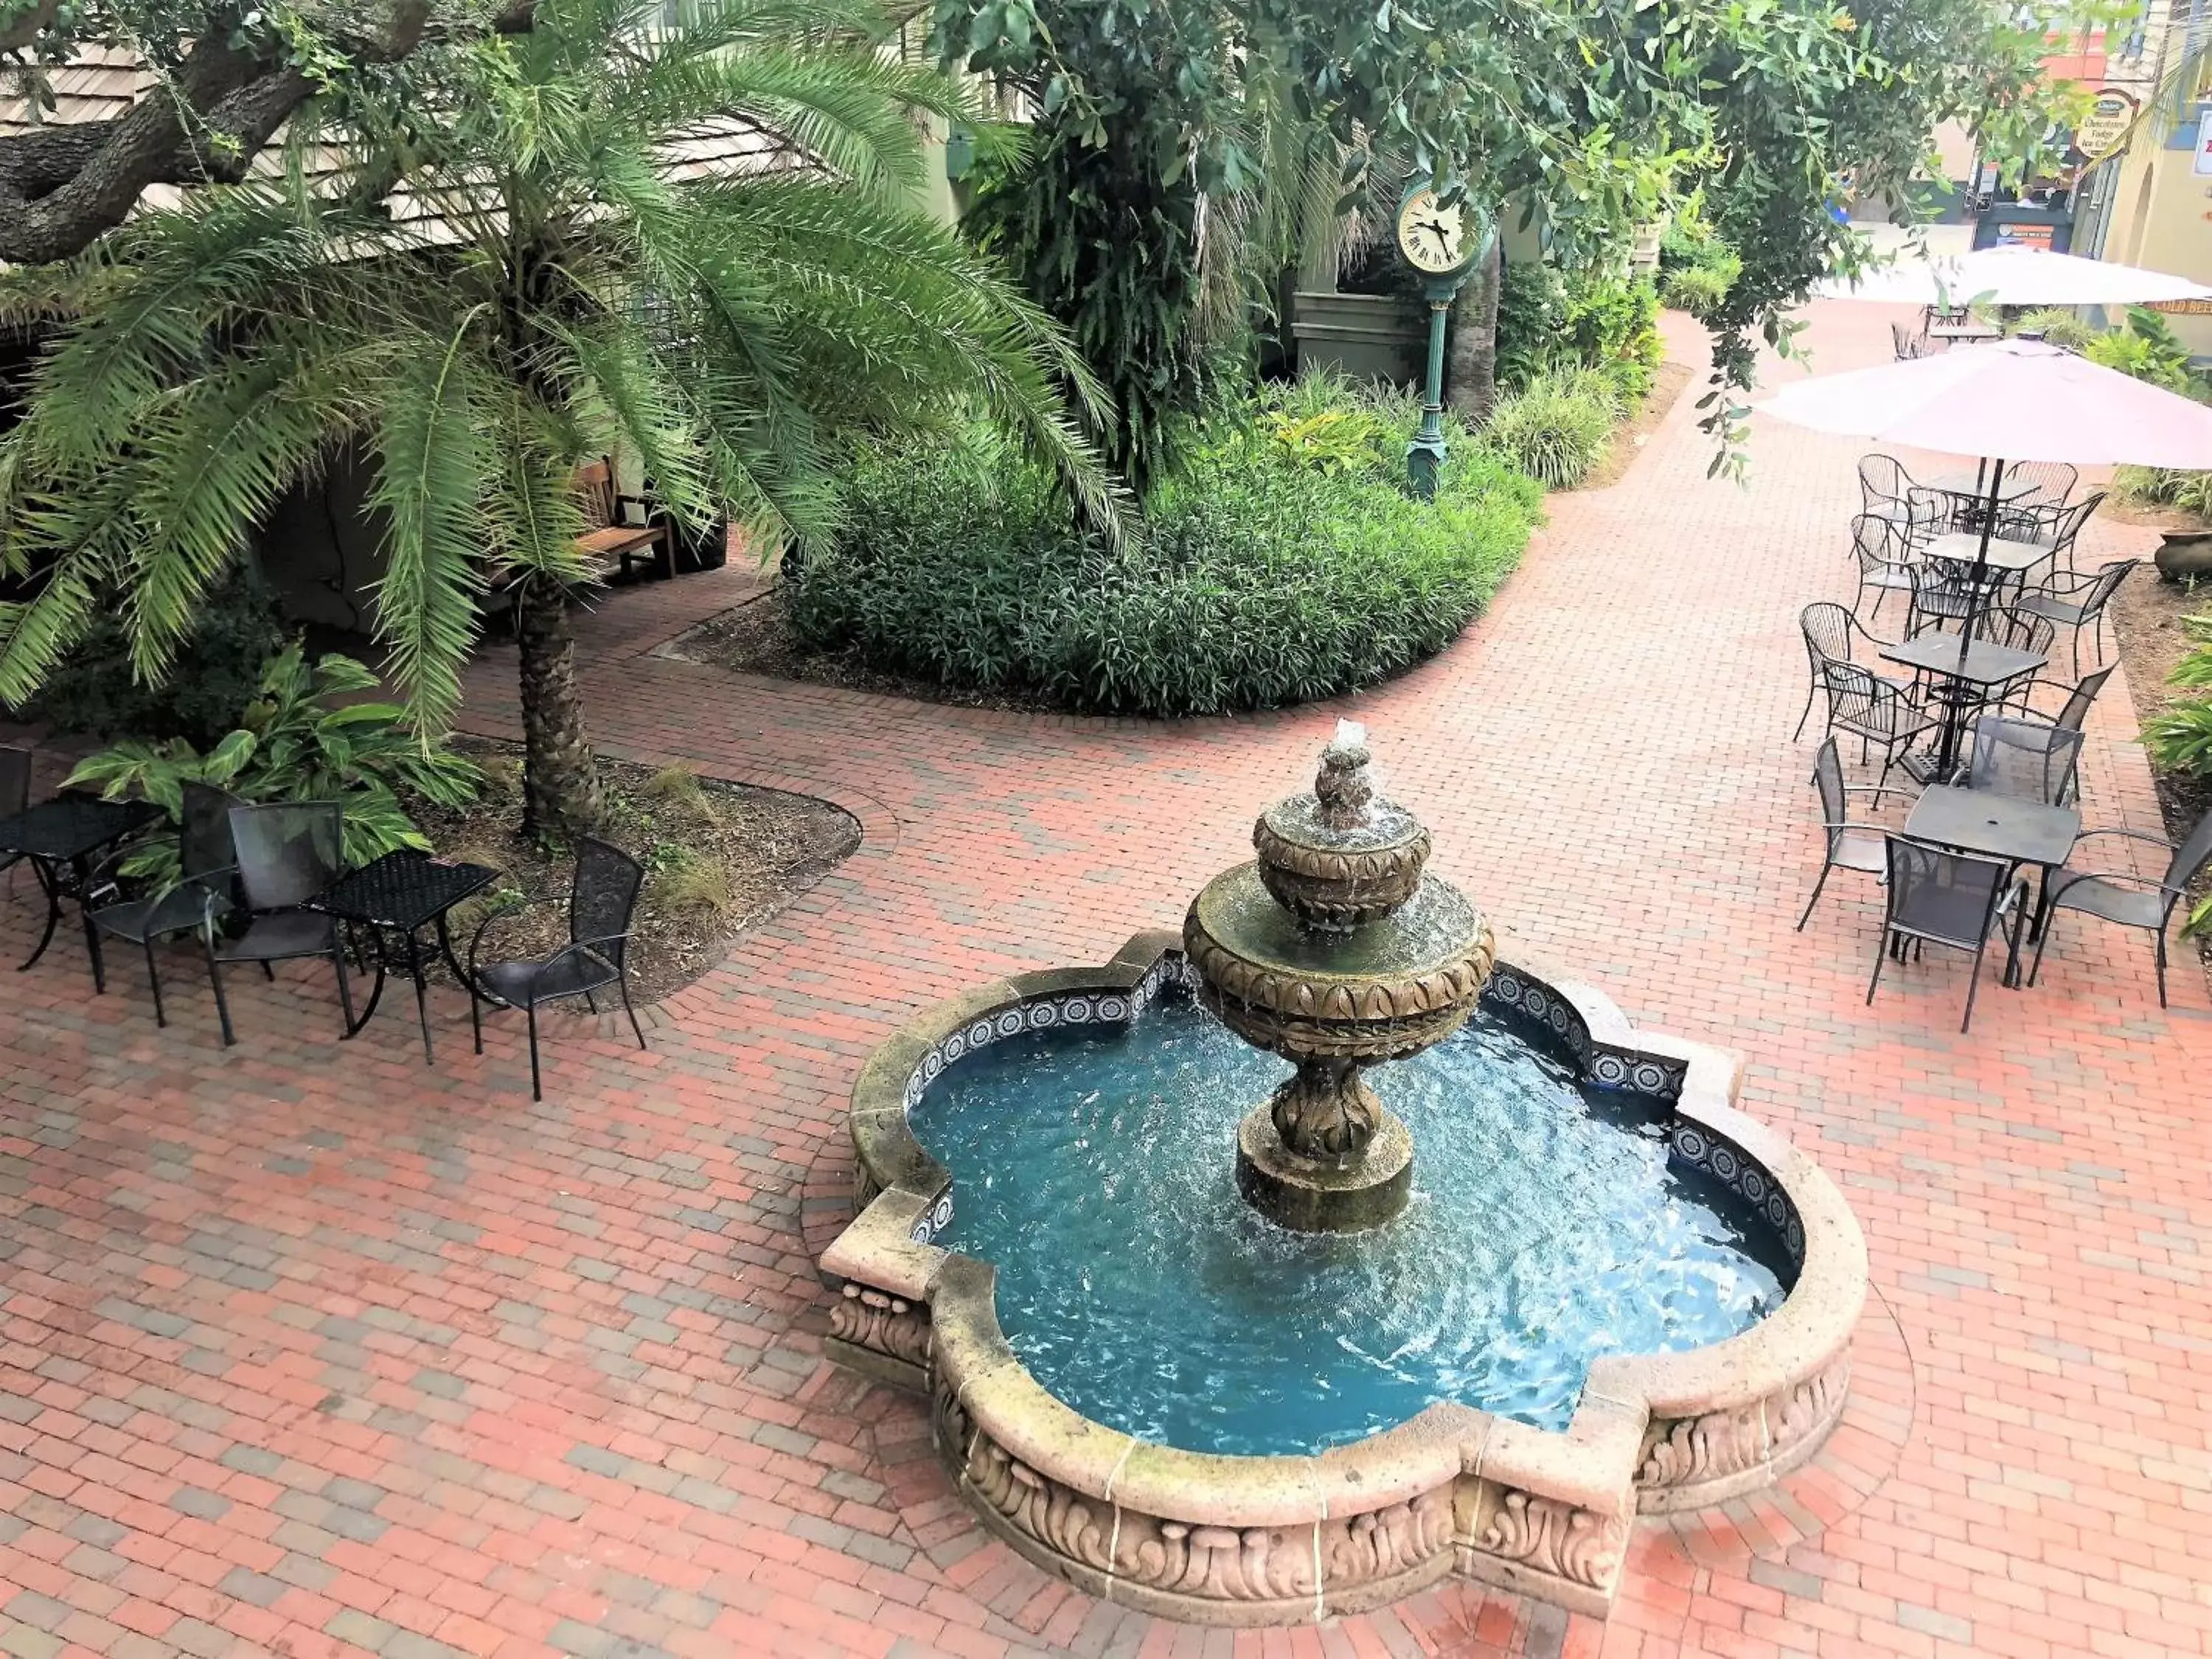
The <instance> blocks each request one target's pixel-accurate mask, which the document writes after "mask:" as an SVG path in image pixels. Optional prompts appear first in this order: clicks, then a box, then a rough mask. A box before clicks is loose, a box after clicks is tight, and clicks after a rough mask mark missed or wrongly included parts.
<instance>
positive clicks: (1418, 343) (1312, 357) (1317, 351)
mask: <svg viewBox="0 0 2212 1659" xmlns="http://www.w3.org/2000/svg"><path fill="white" fill-rule="evenodd" d="M1291 340H1292V341H1293V342H1294V343H1296V345H1297V367H1298V368H1299V370H1300V371H1301V372H1303V371H1304V370H1306V369H1309V368H1330V369H1334V370H1336V371H1337V372H1338V373H1339V374H1346V375H1349V376H1351V377H1352V379H1354V380H1388V381H1389V382H1390V383H1391V384H1393V385H1395V386H1415V385H1418V384H1419V381H1420V378H1421V367H1422V358H1423V354H1424V353H1425V351H1426V350H1427V349H1428V328H1427V319H1426V318H1425V317H1424V316H1423V315H1422V314H1421V311H1420V307H1419V306H1417V305H1415V304H1414V303H1413V301H1410V300H1404V299H1399V298H1395V297H1394V296H1389V295H1373V294H1327V293H1316V292H1312V291H1310V290H1301V291H1299V292H1297V293H1295V294H1293V295H1291Z"/></svg>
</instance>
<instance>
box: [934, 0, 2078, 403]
mask: <svg viewBox="0 0 2212 1659" xmlns="http://www.w3.org/2000/svg"><path fill="white" fill-rule="evenodd" d="M933 26H934V36H933V38H934V40H935V41H936V43H937V46H938V49H939V52H941V53H942V54H943V55H944V56H945V58H946V59H948V60H949V61H953V62H957V63H962V64H966V65H967V66H968V67H969V68H970V69H973V70H976V71H978V72H980V73H984V74H987V75H990V76H994V77H996V78H997V79H999V80H1000V81H1001V82H1008V83H1011V84H1012V85H1014V86H1016V87H1018V88H1020V89H1021V91H1022V92H1023V93H1024V94H1025V95H1026V96H1027V97H1028V98H1029V99H1030V100H1032V101H1033V103H1034V106H1035V107H1036V110H1037V111H1038V112H1039V136H1038V138H1037V141H1036V146H1035V149H1034V151H1033V155H1034V159H1033V160H1032V161H1030V163H1029V167H1030V175H1029V177H1028V179H1027V180H1026V181H1024V180H1020V179H1012V180H1000V181H998V182H996V183H995V184H994V185H992V186H991V187H989V188H988V189H987V191H986V193H985V195H984V197H983V198H982V200H981V203H980V204H979V212H981V213H982V214H983V215H984V216H985V228H986V230H987V233H988V234H990V235H991V236H992V237H993V239H994V241H995V242H996V243H997V244H998V245H999V246H1001V247H1002V248H1004V249H1005V250H1006V252H1008V253H1009V255H1010V257H1011V258H1012V259H1013V261H1014V263H1015V264H1016V266H1017V268H1018V270H1022V271H1023V273H1024V276H1025V277H1026V278H1027V279H1028V280H1029V281H1030V286H1031V288H1032V290H1033V291H1035V292H1036V293H1037V294H1038V295H1039V297H1040V298H1041V299H1042V300H1043V301H1045V302H1046V303H1047V305H1048V307H1050V308H1052V309H1054V311H1055V312H1056V313H1058V314H1060V316H1061V317H1062V319H1063V320H1065V321H1066V322H1068V323H1069V325H1071V327H1073V329H1074V331H1075V332H1076V334H1077V337H1078V338H1079V340H1080V341H1082V342H1083V343H1085V347H1086V349H1090V350H1091V351H1092V353H1093V362H1094V363H1095V364H1098V365H1099V366H1100V367H1102V368H1104V367H1105V363H1104V362H1103V360H1102V358H1101V357H1100V356H1098V355H1097V354H1098V352H1099V351H1100V350H1102V349H1103V350H1111V351H1115V352H1119V353H1121V355H1122V356H1123V357H1124V358H1125V359H1126V358H1127V356H1128V354H1129V352H1130V350H1131V349H1132V347H1135V348H1137V349H1139V352H1140V354H1141V355H1140V356H1139V359H1138V360H1137V361H1134V362H1129V361H1123V362H1120V363H1119V364H1117V365H1116V366H1115V368H1114V369H1113V371H1112V372H1113V374H1114V377H1115V386H1116V388H1117V390H1119V391H1121V392H1122V394H1123V397H1124V400H1125V403H1130V404H1135V403H1139V402H1146V401H1149V402H1150V403H1151V404H1152V405H1153V408H1152V411H1151V412H1150V413H1149V414H1147V415H1146V416H1144V418H1147V419H1152V420H1155V421H1156V420H1157V419H1158V418H1159V417H1160V413H1161V411H1162V410H1164V409H1166V408H1169V407H1171V406H1172V404H1173V401H1174V399H1175V398H1176V397H1177V396H1178V395H1182V394H1184V393H1186V392H1188V389H1189V388H1190V387H1191V386H1192V385H1193V376H1192V374H1191V373H1190V370H1189V362H1190V359H1191V357H1192V356H1193V349H1192V344H1191V341H1190V338H1189V337H1188V329H1187V327H1186V325H1187V323H1188V319H1189V317H1190V314H1191V311H1192V308H1193V307H1194V306H1195V304H1196V296H1195V295H1194V294H1192V293H1191V292H1189V291H1188V290H1189V284H1188V282H1187V281H1186V280H1185V279H1184V277H1183V276H1182V275H1180V274H1179V273H1177V272H1176V270H1174V269H1173V265H1174V263H1175V261H1176V259H1177V258H1183V257H1187V255H1188V252H1190V251H1191V250H1195V249H1199V248H1200V247H1201V246H1202V244H1203V241H1204V240H1205V227H1206V210H1207V207H1208V205H1209V204H1212V203H1218V202H1219V201H1221V200H1222V199H1224V198H1225V197H1232V196H1234V195H1235V194H1237V193H1238V192H1240V191H1247V190H1249V189H1251V188H1253V187H1254V186H1255V184H1257V183H1259V182H1260V181H1261V180H1262V179H1264V178H1265V176H1266V175H1267V173H1268V170H1269V167H1270V165H1271V162H1272V161H1273V160H1274V159H1275V157H1274V156H1273V155H1272V154H1271V149H1272V144H1273V134H1275V133H1276V132H1278V131H1279V130H1280V128H1281V127H1282V125H1284V124H1285V122H1286V121H1287V122H1291V123H1295V124H1298V125H1302V126H1303V127H1304V128H1305V129H1306V130H1307V131H1313V132H1318V133H1319V134H1321V135H1323V136H1324V137H1326V138H1327V139H1328V140H1329V141H1330V142H1331V143H1333V145H1334V153H1335V154H1336V155H1339V156H1340V157H1341V158H1342V161H1343V173H1342V182H1343V184H1344V185H1345V188H1346V194H1347V199H1349V197H1350V194H1351V192H1352V190H1353V188H1354V187H1355V186H1356V185H1358V182H1359V180H1360V177H1361V174H1362V173H1363V172H1364V170H1365V169H1366V168H1368V167H1370V164H1372V163H1373V161H1375V159H1376V157H1377V156H1380V155H1389V156H1392V157H1395V158H1396V159H1397V160H1398V161H1399V162H1400V164H1401V166H1403V167H1408V168H1410V170H1411V171H1412V172H1413V173H1425V174H1428V175H1430V176H1431V177H1433V178H1434V179H1437V180H1438V181H1440V182H1443V183H1444V184H1445V185H1449V186H1450V187H1452V188H1454V189H1458V190H1464V191H1468V192H1469V193H1470V194H1472V195H1474V197H1477V198H1478V199H1480V200H1482V201H1484V202H1486V203H1492V204H1508V203H1517V204H1522V205H1523V206H1524V207H1527V208H1528V209H1531V210H1534V211H1536V212H1539V213H1541V215H1542V216H1543V218H1544V220H1545V222H1546V224H1547V228H1548V229H1549V231H1550V232H1551V234H1553V236H1554V237H1555V238H1556V239H1558V240H1559V241H1561V242H1562V243H1563V244H1564V245H1565V246H1567V247H1569V248H1570V249H1571V248H1572V247H1573V246H1575V245H1576V244H1577V241H1584V242H1587V241H1589V240H1593V239H1594V238H1595V236H1596V235H1598V234H1600V233H1601V232H1604V231H1608V230H1617V229H1619V228H1622V227H1624V226H1625V225H1626V224H1627V223H1628V222H1632V221H1634V220H1636V219H1638V218H1640V217H1645V216H1650V213H1651V212H1652V211H1653V210H1656V207H1657V206H1658V204H1659V202H1660V199H1661V197H1662V192H1663V191H1664V189H1665V187H1666V185H1667V183H1668V179H1670V178H1675V177H1682V176H1696V177H1699V178H1704V179H1709V180H1710V181H1711V196H1712V197H1713V198H1714V199H1715V200H1716V201H1717V203H1718V204H1720V213H1721V216H1722V217H1723V225H1724V228H1727V229H1728V230H1729V234H1731V236H1732V237H1734V238H1735V240H1737V241H1738V242H1739V245H1740V246H1744V247H1745V249H1746V253H1747V258H1746V262H1745V269H1744V272H1743V275H1742V276H1741V278H1740V279H1739V281H1738V282H1737V283H1736V284H1735V289H1734V291H1733V293H1732V295H1731V296H1730V303H1729V306H1728V307H1727V308H1726V309H1725V310H1724V311H1723V313H1720V314H1719V316H1718V317H1717V322H1718V324H1719V325H1720V330H1721V335H1722V337H1721V339H1720V342H1719V343H1718V346H1717V353H1716V364H1717V369H1718V371H1719V373H1720V374H1721V375H1722V376H1723V379H1724V381H1725V383H1726V384H1728V385H1730V386H1747V385H1748V384H1749V381H1750V374H1751V365H1752V362H1753V348H1752V344H1751V341H1752V338H1753V336H1755V335H1758V334H1760V333H1764V334H1765V336H1766V337H1767V338H1769V339H1770V340H1776V341H1780V342H1782V343H1785V344H1786V343H1787V333H1786V331H1785V328H1784V313H1785V312H1786V311H1787V310H1788V309H1789V307H1791V306H1792V305H1794V304H1795V303H1796V301H1799V300H1800V299H1802V297H1803V295H1804V293H1805V291H1806V289H1807V288H1808V285H1809V284H1810V283H1812V281H1813V280H1814V278H1816V277H1817V276H1820V274H1821V273H1822V272H1823V271H1825V270H1827V269H1829V268H1830V267H1831V266H1832V265H1835V264H1838V262H1842V263H1844V264H1848V263H1849V261H1850V258H1851V246H1850V241H1849V238H1848V236H1847V234H1846V233H1845V232H1844V231H1843V230H1842V229H1840V228H1838V226H1837V225H1836V224H1835V223H1834V222H1833V221H1832V218H1831V217H1830V215H1829V212H1828V206H1829V202H1830V199H1831V197H1832V195H1833V194H1834V192H1835V190H1836V187H1837V185H1836V181H1837V177H1838V174H1839V173H1842V172H1844V170H1846V169H1850V170H1851V171H1852V172H1854V173H1856V175H1857V177H1858V178H1859V179H1860V180H1861V181H1863V184H1865V185H1869V186H1871V187H1873V188H1875V189H1884V188H1887V189H1891V190H1892V192H1893V195H1894V193H1895V191H1894V186H1896V185H1899V184H1900V183H1901V182H1902V181H1903V180H1904V179H1906V178H1907V177H1909V176H1910V175H1911V173H1913V171H1914V170H1915V169H1916V168H1917V167H1918V166H1919V165H1920V164H1921V163H1922V161H1923V159H1924V157H1925V155H1926V154H1927V151H1928V148H1929V140H1930V136H1931V134H1932V133H1933V131H1934V129H1935V127H1936V125H1937V124H1938V123H1939V122H1941V121H1943V120H1946V119H1950V118H1958V119H1961V120H1963V121H1965V122H1966V124H1967V125H1969V126H1970V127H1971V128H1972V129H1973V130H1974V131H1976V132H1977V134H1978V135H1979V136H1981V137H1982V138H1983V140H1984V150H1985V153H1986V154H1988V155H1990V157H1991V158H1992V159H2001V158H2002V157H2004V156H2006V155H2022V156H2024V155H2027V153H2029V152H2030V151H2032V150H2033V148H2034V146H2035V145H2036V144H2038V143H2040V142H2041V141H2042V139H2043V137H2044V135H2045V131H2046V130H2047V128H2048V126H2049V125H2050V121H2051V115H2052V114H2053V112H2054V111H2055V107H2056V102H2057V99H2058V98H2059V97H2060V96H2061V95H2062V94H2061V92H2060V90H2059V89H2057V88H2051V87H2049V86H2047V85H2046V84H2045V81H2044V78H2043V76H2042V71H2041V64H2040V58H2041V55H2042V52H2043V51H2044V44H2043V42H2044V31H2043V28H2042V26H2041V22H2040V21H2039V19H2038V18H2037V17H2036V16H2035V15H2033V14H2032V13H2026V12H2023V11H2022V10H2021V8H2019V7H2018V6H2016V5H2014V4H2012V3H2010V0H1841V3H1838V0H1723V3H1708V0H1512V3H1505V0H1383V3H1381V4H1379V5H1376V4H1369V3H1360V4H1356V5H1332V6H1316V5H1313V4H1311V3H1310V0H937V3H936V8H935V11H934V15H933ZM1116 185H1119V187H1120V191H1119V194H1118V196H1116V195H1115V194H1113V193H1112V192H1113V191H1114V188H1115V186H1116ZM1024 193H1025V194H1026V196H1027V197H1028V199H1027V200H1026V201H1025V202H1024V201H1019V200H1017V199H1014V198H1015V197H1017V196H1018V195H1020V194H1024ZM1131 204H1135V209H1136V211H1135V213H1134V214H1132V211H1131ZM1085 218H1088V219H1090V220H1091V221H1092V223H1091V224H1090V225H1087V226H1086V225H1085V224H1083V223H1081V222H1080V221H1083V220H1085ZM1139 222H1142V223H1144V224H1148V225H1150V226H1152V228H1154V230H1155V233H1156V234H1158V237H1159V238H1160V241H1159V243H1158V245H1157V251H1156V248H1155V246H1154V245H1149V244H1146V243H1144V242H1141V241H1139V242H1131V241H1129V240H1126V239H1127V233H1128V231H1129V230H1130V229H1131V228H1133V227H1134V226H1135V225H1137V224H1138V223H1139ZM1085 261H1087V262H1088V268H1085V267H1084V262H1085ZM1130 292H1139V293H1141V295H1142V297H1143V303H1144V306H1145V307H1149V311H1146V310H1143V309H1133V308H1132V307H1130V306H1129V305H1128V304H1127V302H1126V301H1125V300H1124V298H1123V296H1124V295H1126V294H1127V293H1130ZM1728 419H1729V410H1727V408H1726V407H1725V405H1724V406H1723V408H1722V409H1721V410H1717V411H1716V415H1715V417H1714V424H1715V425H1716V426H1717V427H1723V428H1724V427H1725V425H1726V423H1727V421H1728ZM1140 436H1141V434H1140Z"/></svg>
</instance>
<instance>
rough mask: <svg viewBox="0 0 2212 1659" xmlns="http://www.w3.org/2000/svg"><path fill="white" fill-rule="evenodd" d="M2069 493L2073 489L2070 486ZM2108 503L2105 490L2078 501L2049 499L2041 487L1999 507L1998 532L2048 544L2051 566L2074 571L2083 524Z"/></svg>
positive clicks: (2093, 491)
mask: <svg viewBox="0 0 2212 1659" xmlns="http://www.w3.org/2000/svg"><path fill="white" fill-rule="evenodd" d="M2067 470H2068V471H2071V470H2072V469H2070V468H2069V469H2067ZM2068 493H2069V495H2070V494H2071V493H2072V492H2071V491H2070V489H2069V492H2068ZM2104 504H2105V492H2104V491H2103V490H2101V489H2093V490H2091V491H2090V492H2089V494H2087V495H2084V496H2083V497H2081V500H2080V501H2069V500H2063V499H2062V500H2059V501H2045V500H2044V499H2043V498H2042V495H2041V492H2040V490H2039V491H2038V493H2037V494H2035V495H2028V496H2025V497H2023V498H2021V499H2020V500H2018V501H2007V502H2006V503H2005V504H2004V505H2003V506H2002V507H1999V508H1998V509H1997V521H1996V534H1998V535H2000V536H2003V537H2007V538H2009V539H2011V540H2013V541H2016V542H2041V543H2043V544H2045V545H2047V546H2048V547H2049V548H2050V549H2051V558H2050V560H2049V561H2048V563H2049V565H2050V566H2051V568H2053V569H2056V568H2059V567H2062V566H2063V568H2065V570H2066V571H2067V573H2068V574H2072V573H2073V569H2074V544H2075V541H2076V540H2077V539H2079V538H2080V537H2081V530H2082V526H2085V525H2087V523H2088V522H2089V520H2091V519H2093V518H2094V517H2095V516H2096V513H2097V509H2098V508H2099V507H2102V506H2103V505H2104ZM2039 568H2040V567H2039Z"/></svg>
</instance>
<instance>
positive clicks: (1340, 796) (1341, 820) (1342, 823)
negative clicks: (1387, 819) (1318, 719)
mask: <svg viewBox="0 0 2212 1659" xmlns="http://www.w3.org/2000/svg"><path fill="white" fill-rule="evenodd" d="M1369 758H1370V757H1369V755H1368V752H1367V728H1366V727H1365V726H1361V725H1359V724H1358V722H1357V721H1354V720H1339V721H1338V722H1337V723H1336V735H1335V736H1334V738H1330V739H1329V744H1328V748H1326V749H1324V750H1322V751H1321V770H1320V771H1319V772H1317V773H1316V774H1315V775H1314V799H1316V800H1317V801H1319V802H1320V803H1321V810H1320V811H1319V812H1318V813H1316V815H1315V816H1316V817H1318V818H1319V819H1320V820H1321V823H1322V827H1323V828H1325V829H1360V828H1362V827H1363V826H1364V825H1365V823H1367V820H1368V817H1369V816H1370V811H1369V808H1370V803H1371V802H1373V800H1374V799H1375V779H1374V775H1373V774H1372V773H1371V772H1370V771H1369V769H1368V761H1369Z"/></svg>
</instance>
